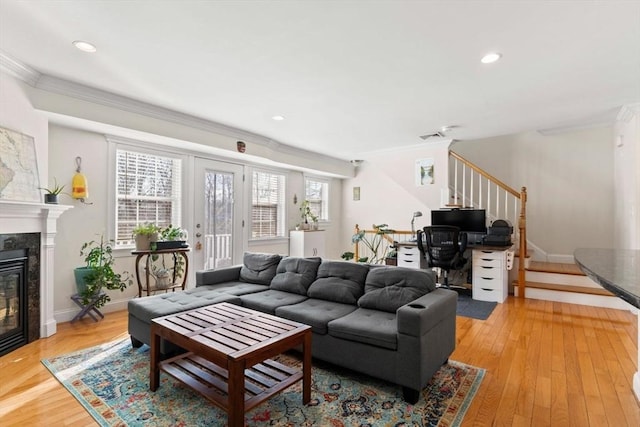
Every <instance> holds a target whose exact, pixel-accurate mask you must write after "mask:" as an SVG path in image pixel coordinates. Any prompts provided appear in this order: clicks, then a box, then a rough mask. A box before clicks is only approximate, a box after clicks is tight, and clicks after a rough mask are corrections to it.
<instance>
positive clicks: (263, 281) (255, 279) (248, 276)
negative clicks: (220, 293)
mask: <svg viewBox="0 0 640 427" xmlns="http://www.w3.org/2000/svg"><path fill="white" fill-rule="evenodd" d="M281 259H282V257H281V256H280V255H278V254H260V253H255V252H245V253H244V258H243V265H242V267H241V268H240V281H242V282H247V283H256V284H258V285H269V284H270V283H271V279H273V277H274V276H275V275H276V269H277V268H278V263H279V262H280V260H281Z"/></svg>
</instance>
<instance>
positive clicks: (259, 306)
mask: <svg viewBox="0 0 640 427" xmlns="http://www.w3.org/2000/svg"><path fill="white" fill-rule="evenodd" d="M306 299H307V297H306V296H304V295H298V294H294V293H291V292H282V291H276V290H274V289H269V290H266V291H264V292H258V293H254V294H247V295H240V301H241V303H242V306H243V307H247V308H251V309H253V310H258V311H262V312H263V313H268V314H276V308H278V307H281V306H283V305H291V304H297V303H299V302H302V301H304V300H306Z"/></svg>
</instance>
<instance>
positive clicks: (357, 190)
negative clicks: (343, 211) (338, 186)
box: [353, 187, 360, 202]
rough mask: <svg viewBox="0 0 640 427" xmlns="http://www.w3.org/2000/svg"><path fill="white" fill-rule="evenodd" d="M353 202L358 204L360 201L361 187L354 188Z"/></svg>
mask: <svg viewBox="0 0 640 427" xmlns="http://www.w3.org/2000/svg"><path fill="white" fill-rule="evenodd" d="M353 200H354V201H356V202H357V201H358V200H360V187H353Z"/></svg>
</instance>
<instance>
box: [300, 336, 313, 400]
mask: <svg viewBox="0 0 640 427" xmlns="http://www.w3.org/2000/svg"><path fill="white" fill-rule="evenodd" d="M302 355H303V356H302V357H303V361H302V403H303V404H305V405H306V404H307V403H309V402H310V401H311V331H307V332H306V333H305V334H304V343H303V344H302Z"/></svg>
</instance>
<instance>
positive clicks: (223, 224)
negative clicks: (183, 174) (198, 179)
mask: <svg viewBox="0 0 640 427" xmlns="http://www.w3.org/2000/svg"><path fill="white" fill-rule="evenodd" d="M204 191H205V195H204V196H205V204H204V209H205V212H204V218H205V220H204V226H203V228H204V268H205V269H210V268H219V267H228V266H231V265H232V257H233V173H226V172H217V171H206V172H205V185H204Z"/></svg>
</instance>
